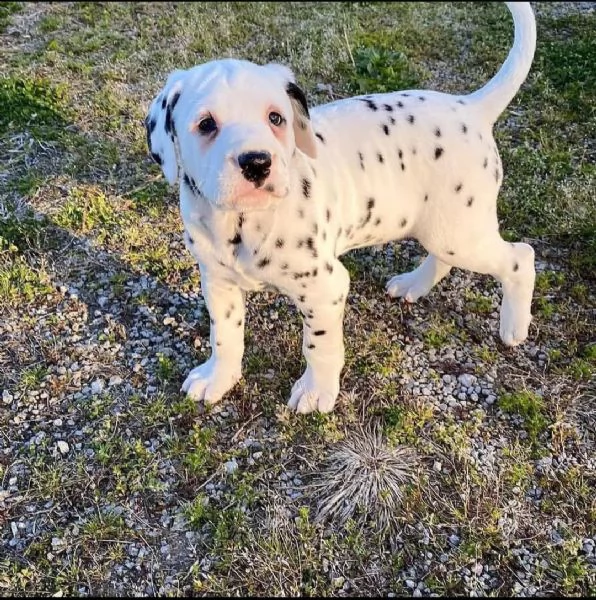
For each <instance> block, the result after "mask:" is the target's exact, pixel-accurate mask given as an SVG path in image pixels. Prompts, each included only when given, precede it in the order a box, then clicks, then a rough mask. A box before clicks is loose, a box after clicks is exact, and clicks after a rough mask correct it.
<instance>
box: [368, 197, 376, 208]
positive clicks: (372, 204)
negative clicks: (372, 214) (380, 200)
mask: <svg viewBox="0 0 596 600" xmlns="http://www.w3.org/2000/svg"><path fill="white" fill-rule="evenodd" d="M374 205H375V199H374V198H369V199H368V202H367V203H366V208H368V210H372V209H373V207H374Z"/></svg>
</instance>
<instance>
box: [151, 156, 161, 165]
mask: <svg viewBox="0 0 596 600" xmlns="http://www.w3.org/2000/svg"><path fill="white" fill-rule="evenodd" d="M151 158H152V159H153V160H154V161H155V162H156V163H157V164H158V165H159V166H160V167H161V163H162V160H161V156H160V155H159V154H156V153H155V152H152V153H151Z"/></svg>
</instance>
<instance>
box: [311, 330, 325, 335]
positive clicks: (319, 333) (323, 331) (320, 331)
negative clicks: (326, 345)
mask: <svg viewBox="0 0 596 600" xmlns="http://www.w3.org/2000/svg"><path fill="white" fill-rule="evenodd" d="M313 333H314V334H315V335H325V334H326V333H327V332H326V331H325V330H324V329H317V331H313Z"/></svg>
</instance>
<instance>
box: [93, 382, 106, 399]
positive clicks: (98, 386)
mask: <svg viewBox="0 0 596 600" xmlns="http://www.w3.org/2000/svg"><path fill="white" fill-rule="evenodd" d="M105 385H106V382H105V381H104V380H103V379H96V380H95V381H94V382H93V383H92V384H91V393H92V394H93V395H94V396H97V394H101V392H102V391H103V389H104V387H105Z"/></svg>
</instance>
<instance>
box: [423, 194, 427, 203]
mask: <svg viewBox="0 0 596 600" xmlns="http://www.w3.org/2000/svg"><path fill="white" fill-rule="evenodd" d="M424 201H425V202H428V194H424Z"/></svg>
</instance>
